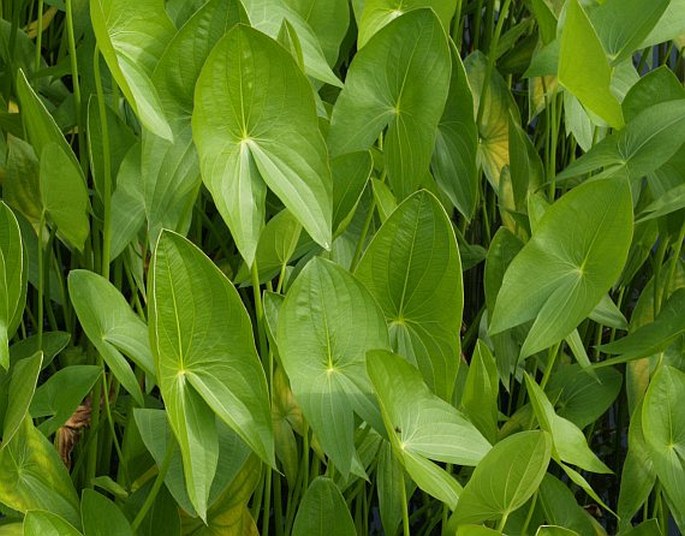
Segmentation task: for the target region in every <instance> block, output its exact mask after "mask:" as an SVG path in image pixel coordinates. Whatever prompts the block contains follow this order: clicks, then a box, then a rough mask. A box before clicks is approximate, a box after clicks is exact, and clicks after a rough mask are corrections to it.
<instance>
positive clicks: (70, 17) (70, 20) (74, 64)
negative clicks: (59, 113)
mask: <svg viewBox="0 0 685 536" xmlns="http://www.w3.org/2000/svg"><path fill="white" fill-rule="evenodd" d="M71 2H72V0H66V1H65V5H66V15H67V19H66V22H67V39H68V42H69V60H70V62H71V78H72V81H73V86H74V111H75V112H76V128H77V130H78V132H77V135H78V140H79V143H78V152H79V161H80V162H81V167H82V168H83V171H84V172H86V171H87V170H88V153H87V151H85V150H84V147H85V143H86V138H85V136H84V135H83V134H84V132H85V128H84V125H83V121H82V115H83V114H82V113H81V112H82V110H81V87H80V83H79V75H78V56H77V55H76V38H75V37H74V12H73V9H72V6H71ZM95 50H96V51H97V46H96V47H95ZM99 80H100V73H99V71H98V72H96V73H95V81H96V83H98V82H99Z"/></svg>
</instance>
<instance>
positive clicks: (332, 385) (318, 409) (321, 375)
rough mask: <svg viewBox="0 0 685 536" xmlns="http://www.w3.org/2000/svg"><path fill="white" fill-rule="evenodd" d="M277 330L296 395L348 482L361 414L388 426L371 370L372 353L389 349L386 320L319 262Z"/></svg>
mask: <svg viewBox="0 0 685 536" xmlns="http://www.w3.org/2000/svg"><path fill="white" fill-rule="evenodd" d="M277 330H278V350H279V352H280V355H281V361H282V362H283V367H284V368H285V371H286V374H287V375H288V377H289V378H290V384H291V387H292V390H293V394H294V395H295V398H296V399H297V401H298V403H299V404H300V406H301V407H302V411H303V412H304V415H305V417H306V418H307V420H308V421H309V423H310V424H311V426H312V429H313V430H314V432H315V433H316V434H317V437H318V438H319V441H320V442H321V446H322V447H323V449H324V451H325V452H326V454H327V455H328V456H330V458H331V459H332V460H333V463H335V466H336V468H337V469H338V470H339V471H340V472H342V473H343V474H344V475H347V474H348V473H349V472H350V469H351V468H352V463H353V458H356V453H355V448H354V437H353V432H354V414H353V411H356V412H357V413H358V414H360V415H361V416H362V417H363V418H364V419H365V420H367V422H369V421H370V422H372V423H373V424H377V425H380V422H379V421H380V418H379V416H378V409H377V408H376V406H375V403H374V400H373V389H372V387H371V383H370V382H369V379H368V376H367V373H366V366H365V365H366V352H367V351H368V350H372V349H376V348H388V330H387V327H386V324H385V320H384V319H383V314H382V313H381V311H380V310H379V309H378V306H377V305H376V303H375V301H374V299H373V297H372V296H371V295H370V294H369V292H368V291H367V290H366V289H365V288H364V286H363V285H362V284H361V283H360V282H359V281H357V280H356V279H355V278H354V277H353V276H352V275H351V274H350V273H349V272H347V271H345V270H344V269H343V268H341V267H340V266H339V265H337V264H333V263H332V262H330V261H326V260H323V259H321V258H319V257H316V258H314V259H313V260H311V261H310V262H309V264H307V266H306V267H305V268H304V270H302V273H300V275H299V276H298V278H297V279H296V280H295V282H294V283H293V285H292V287H291V288H290V290H289V291H288V294H287V296H286V298H285V301H284V302H283V305H282V306H281V309H280V313H279V316H278V328H277ZM381 426H382V425H381Z"/></svg>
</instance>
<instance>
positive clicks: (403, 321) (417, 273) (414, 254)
mask: <svg viewBox="0 0 685 536" xmlns="http://www.w3.org/2000/svg"><path fill="white" fill-rule="evenodd" d="M356 275H357V277H358V278H359V280H360V281H361V282H362V283H364V284H365V285H366V287H367V288H368V289H369V291H370V292H371V294H372V295H373V297H374V298H375V299H376V300H377V301H378V303H379V304H380V306H381V309H382V310H383V313H384V315H385V319H386V321H387V323H388V330H389V333H390V343H391V345H392V348H393V349H394V350H395V351H396V352H398V353H399V354H401V355H403V356H404V357H406V358H407V359H408V360H409V361H410V362H411V363H414V364H415V365H417V366H418V368H419V370H420V371H421V373H422V374H423V377H424V379H425V380H426V382H427V383H428V385H429V386H430V387H431V389H433V390H434V392H435V393H436V394H438V395H439V396H440V397H442V398H444V399H445V400H451V398H452V393H453V391H454V382H455V379H456V374H457V369H458V367H459V358H460V353H461V343H460V340H459V330H460V329H461V317H462V309H463V302H464V297H463V283H462V277H461V260H460V258H459V250H458V248H457V241H456V238H455V236H454V231H453V230H452V224H451V223H450V220H449V218H448V217H447V214H446V213H445V210H444V209H443V208H442V206H441V205H440V202H439V201H438V200H437V199H436V198H435V197H434V196H433V195H432V194H430V193H428V192H427V191H425V190H422V191H419V192H417V193H415V194H413V195H412V196H411V197H409V198H407V199H406V200H405V201H404V202H403V203H402V204H401V205H400V206H399V207H397V209H396V210H395V211H394V212H393V213H392V215H391V216H390V217H389V218H388V220H387V221H386V222H385V223H384V224H383V226H382V227H381V228H380V230H379V231H378V232H377V233H376V235H375V236H374V238H373V240H372V242H371V244H369V246H368V248H367V249H366V252H365V253H364V257H363V258H362V260H361V261H360V263H359V266H358V267H357V270H356Z"/></svg>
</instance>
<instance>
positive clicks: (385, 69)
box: [328, 9, 451, 199]
mask: <svg viewBox="0 0 685 536" xmlns="http://www.w3.org/2000/svg"><path fill="white" fill-rule="evenodd" d="M450 70H451V59H450V51H449V48H448V46H447V39H446V37H445V33H444V31H443V29H442V26H441V24H440V21H439V20H438V18H437V16H436V15H435V14H434V12H433V11H432V10H429V9H417V10H413V11H410V12H408V13H405V14H404V15H402V16H400V17H398V18H396V19H395V20H393V21H392V22H391V23H390V24H388V25H387V26H385V27H384V28H383V29H382V30H380V31H379V32H378V33H377V34H376V35H374V36H373V38H372V39H371V40H370V41H369V42H368V43H367V45H366V46H365V47H364V48H363V49H362V50H360V51H359V52H358V53H357V54H356V55H355V56H354V59H353V60H352V64H351V65H350V69H349V72H348V73H347V78H346V80H345V87H344V88H343V91H342V93H341V94H340V96H339V97H338V100H337V101H336V103H335V106H334V108H333V114H332V116H331V129H330V133H329V137H328V143H329V146H330V149H331V153H332V155H333V156H338V155H341V154H344V153H349V152H354V151H365V150H367V149H369V148H370V147H371V146H372V145H373V144H374V142H375V141H376V139H377V138H378V137H379V135H380V134H381V132H382V131H383V129H384V128H385V127H386V126H387V127H388V131H387V134H386V135H385V138H384V140H383V142H384V143H383V147H384V154H385V165H386V169H387V171H388V177H389V179H390V184H391V185H392V187H393V189H394V193H395V194H396V195H397V196H398V197H399V198H400V199H404V198H405V197H407V196H408V195H409V194H411V193H412V192H413V191H414V190H416V189H417V187H418V185H419V184H420V180H421V178H422V177H423V176H424V175H425V173H426V171H427V170H428V167H429V164H430V160H431V155H432V154H433V148H434V145H435V137H436V133H437V126H438V123H439V121H440V117H441V115H442V111H443V108H444V106H445V101H446V99H447V92H448V87H449V77H450Z"/></svg>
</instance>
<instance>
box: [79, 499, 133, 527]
mask: <svg viewBox="0 0 685 536" xmlns="http://www.w3.org/2000/svg"><path fill="white" fill-rule="evenodd" d="M81 520H82V522H83V532H84V534H85V536H106V535H108V534H116V535H117V536H119V535H120V536H133V530H132V529H131V525H129V522H128V520H127V519H126V517H125V516H124V514H123V513H122V512H121V510H119V508H117V506H116V505H115V504H114V503H113V502H112V501H110V500H109V499H108V498H107V497H105V496H104V495H100V494H99V493H98V492H96V491H93V490H92V489H84V490H83V495H82V496H81Z"/></svg>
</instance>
